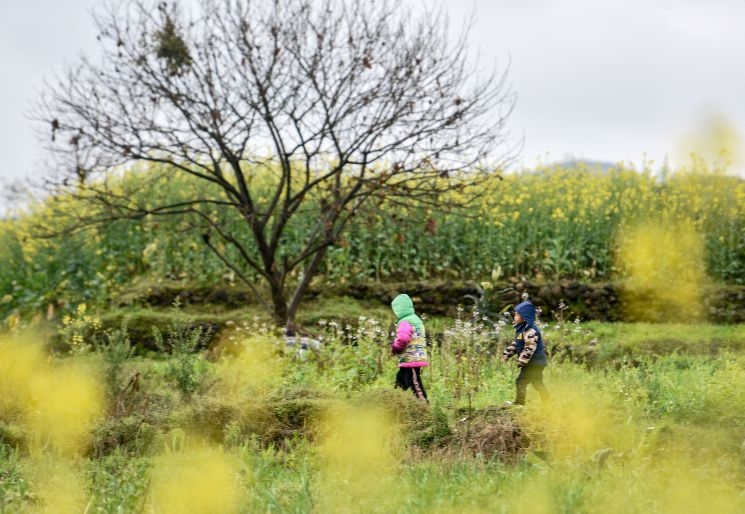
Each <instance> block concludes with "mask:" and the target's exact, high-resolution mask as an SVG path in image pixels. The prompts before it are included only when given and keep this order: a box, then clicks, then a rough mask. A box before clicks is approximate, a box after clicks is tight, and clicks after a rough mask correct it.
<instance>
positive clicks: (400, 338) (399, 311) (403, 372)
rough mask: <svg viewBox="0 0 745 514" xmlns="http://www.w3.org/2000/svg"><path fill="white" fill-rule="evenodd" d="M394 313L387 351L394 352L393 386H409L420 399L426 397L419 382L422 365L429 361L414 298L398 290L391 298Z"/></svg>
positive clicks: (404, 387)
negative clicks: (390, 341)
mask: <svg viewBox="0 0 745 514" xmlns="http://www.w3.org/2000/svg"><path fill="white" fill-rule="evenodd" d="M391 308H392V309H393V314H395V315H396V338H395V339H394V340H393V342H392V343H391V351H392V352H393V353H394V354H395V355H398V374H397V375H396V387H400V388H401V389H403V390H407V389H410V390H411V391H412V392H413V393H414V395H415V396H416V397H417V398H419V399H420V400H423V401H425V402H426V401H427V393H426V391H425V390H424V384H423V383H422V368H423V367H425V366H428V365H429V361H428V359H427V343H426V340H425V332H424V323H422V320H421V318H420V317H419V316H417V315H416V313H415V312H414V302H413V301H412V300H411V298H410V297H409V295H407V294H400V295H398V296H396V297H395V298H394V299H393V301H392V302H391Z"/></svg>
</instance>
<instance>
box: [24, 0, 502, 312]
mask: <svg viewBox="0 0 745 514" xmlns="http://www.w3.org/2000/svg"><path fill="white" fill-rule="evenodd" d="M193 9H194V10H193V12H188V11H187V9H186V8H184V7H183V6H181V7H179V5H178V4H176V5H170V4H166V3H158V4H153V3H151V2H148V1H146V0H131V1H125V2H118V3H114V4H110V5H109V6H108V7H107V8H106V9H105V10H104V11H103V12H101V13H99V14H97V15H95V20H96V23H97V25H98V28H99V30H100V36H99V40H100V44H101V48H102V58H101V60H100V62H92V61H91V60H90V59H86V58H81V60H80V62H79V63H78V65H77V66H76V67H74V68H73V69H70V70H69V71H68V73H67V74H66V75H65V76H63V77H60V78H58V79H57V80H56V81H55V82H54V83H53V84H50V85H49V87H48V88H47V90H46V92H45V94H44V95H42V97H41V99H40V101H39V105H38V108H37V110H36V113H35V117H36V119H38V120H40V121H41V122H43V123H44V127H50V128H51V143H50V144H49V147H50V155H52V156H53V157H54V162H55V167H56V169H57V170H59V174H58V175H57V176H53V177H50V178H49V179H48V180H47V181H46V185H47V187H48V188H49V189H50V190H51V191H52V192H53V193H55V194H59V193H62V192H64V193H65V194H67V195H70V194H72V195H75V196H77V197H80V198H85V199H86V200H90V201H91V202H95V203H96V204H97V205H98V206H99V209H98V210H97V211H95V212H96V213H97V214H96V215H94V216H91V217H87V218H76V219H75V225H74V226H75V227H78V228H79V227H83V226H86V225H88V224H90V223H102V222H106V221H109V220H113V219H121V218H129V217H131V218H139V217H142V216H145V215H150V216H187V215H188V216H191V217H192V218H194V219H196V220H199V223H201V224H202V233H203V236H202V239H203V240H204V242H205V243H206V244H207V245H208V246H209V248H210V249H211V250H212V251H214V252H215V253H216V254H217V255H218V257H220V259H222V261H223V262H224V263H225V265H226V266H229V267H230V268H232V269H233V271H235V272H236V273H237V275H238V276H239V277H242V278H243V279H244V280H245V281H246V283H247V284H248V285H249V286H251V287H253V288H254V291H255V292H256V294H257V295H259V297H261V294H260V290H259V289H258V288H255V285H254V284H253V283H252V280H251V279H250V278H249V277H248V276H247V275H246V273H245V272H246V270H253V273H254V274H257V275H258V276H260V277H262V279H263V280H264V281H265V284H264V285H266V286H268V287H267V288H264V289H263V290H264V291H266V290H267V289H268V291H269V292H270V295H271V298H270V299H265V300H264V303H265V305H266V306H267V307H268V308H269V309H270V310H271V311H272V312H273V314H274V316H275V317H276V318H277V320H278V321H279V322H283V323H284V322H291V321H292V320H293V318H294V316H295V314H296V311H297V308H298V305H299V303H300V301H301V298H302V296H303V294H304V292H305V291H306V290H307V288H308V286H309V283H310V280H311V278H312V277H313V276H314V275H315V274H316V273H317V271H318V269H319V265H320V264H321V262H322V259H323V258H324V255H325V254H326V251H327V249H328V248H329V246H331V245H333V244H334V243H335V242H336V241H337V239H338V238H339V235H340V233H341V232H342V231H343V230H344V228H345V226H346V225H347V222H348V221H349V219H350V217H351V216H353V215H354V213H355V211H356V210H357V209H358V208H359V207H360V206H361V205H362V204H363V203H365V202H371V201H382V200H385V201H386V202H396V201H404V202H406V203H407V204H410V205H411V204H416V203H426V202H430V203H433V204H434V203H437V202H441V201H442V194H443V193H445V192H447V191H449V190H451V189H453V188H460V189H463V187H464V186H465V185H467V186H478V184H479V182H480V181H481V180H483V179H484V178H485V177H486V176H487V173H489V172H490V171H494V170H495V169H498V167H499V166H500V165H501V164H504V163H505V162H506V160H507V159H509V158H511V157H512V156H513V154H514V151H513V150H512V149H510V148H509V147H508V145H507V143H506V138H505V133H504V126H505V122H506V119H507V117H508V115H509V113H510V111H511V110H512V107H513V105H514V95H513V94H512V93H511V92H510V91H509V89H508V88H507V87H506V85H505V77H506V74H505V73H504V72H502V73H500V72H498V71H497V70H496V69H495V70H492V71H486V72H485V73H482V70H481V69H480V68H479V67H478V63H473V62H471V61H470V60H469V58H468V55H467V52H468V45H467V35H468V28H467V27H465V28H464V29H463V30H461V31H460V32H459V34H458V35H457V37H455V38H453V35H452V33H451V31H450V29H449V26H448V23H447V17H446V16H445V15H444V14H443V12H442V11H441V10H439V11H435V12H431V13H425V14H421V15H415V14H413V13H412V12H411V11H409V10H406V9H405V8H403V7H401V6H400V2H398V1H396V0H392V1H379V0H378V1H376V0H272V1H270V0H223V1H219V0H204V1H203V2H201V4H200V5H199V7H196V6H195V7H194V8H193ZM48 137H49V133H48V132H47V138H48ZM47 140H48V139H47ZM143 161H144V162H150V163H157V164H158V165H157V166H151V167H150V169H149V172H148V173H142V174H141V175H140V176H139V177H140V178H139V179H138V181H137V182H136V183H134V184H131V183H130V182H131V181H129V182H126V183H125V184H123V183H122V180H121V171H122V169H128V168H130V169H131V168H132V166H133V165H134V164H135V163H137V162H143ZM487 165H488V166H487ZM487 168H488V169H487ZM178 175H187V176H190V177H193V178H195V179H198V180H201V181H204V184H205V187H204V189H203V190H202V191H201V192H200V193H199V194H198V195H195V196H194V197H193V198H188V199H182V200H180V201H178V202H164V203H161V204H156V205H148V204H152V202H147V203H146V202H137V201H134V200H133V199H132V198H133V196H132V195H131V194H130V193H131V191H130V190H128V189H127V188H128V187H135V188H144V187H152V188H155V187H156V184H158V183H162V181H163V180H170V179H171V178H173V177H176V176H178ZM259 178H261V184H260V185H259V184H257V181H258V180H259ZM117 180H118V182H116V184H117V186H116V187H114V186H113V185H112V184H114V183H115V182H114V181H117ZM126 184H129V186H127V185H126ZM267 184H268V185H267ZM468 189H469V190H471V191H477V190H478V187H470V188H468ZM464 198H465V196H464ZM226 206H227V207H229V208H231V209H234V210H235V212H236V213H238V215H239V217H240V219H241V222H242V224H243V225H242V228H239V229H236V228H235V227H231V226H228V225H226V224H225V223H224V222H223V220H221V219H218V218H216V217H215V216H214V215H213V210H214V209H215V208H217V207H220V208H225V207H226ZM303 209H315V211H316V216H314V218H313V219H314V220H316V219H317V222H316V223H315V226H313V227H312V228H311V229H310V230H308V233H307V238H306V240H305V243H304V247H303V248H300V249H296V250H295V251H293V252H288V250H287V249H286V248H283V235H285V233H286V231H287V229H288V226H289V225H290V224H291V223H292V221H293V220H294V219H295V218H296V217H297V215H298V214H299V213H300V212H301V211H302V210H303ZM236 230H239V231H241V232H244V234H242V235H245V232H248V233H250V235H251V237H250V239H245V238H243V239H242V238H240V237H237V233H236ZM246 240H249V241H250V244H246V243H245V241H246ZM242 241H243V242H242ZM218 242H219V244H218ZM226 248H231V249H232V250H231V252H232V253H231V254H230V255H233V257H230V256H229V254H228V253H227V252H226V251H225V249H226ZM235 255H240V256H241V257H240V259H236V258H235V257H234V256H235ZM293 273H294V275H293ZM292 276H295V277H297V278H296V279H294V280H290V277H292Z"/></svg>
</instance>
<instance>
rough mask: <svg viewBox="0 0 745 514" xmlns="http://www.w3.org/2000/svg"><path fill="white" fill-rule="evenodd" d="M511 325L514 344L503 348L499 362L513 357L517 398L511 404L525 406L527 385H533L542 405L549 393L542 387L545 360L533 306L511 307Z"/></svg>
mask: <svg viewBox="0 0 745 514" xmlns="http://www.w3.org/2000/svg"><path fill="white" fill-rule="evenodd" d="M513 325H514V326H515V341H514V342H513V343H512V344H510V345H509V346H508V347H507V348H505V349H504V352H503V353H502V362H507V361H508V360H509V358H510V357H512V356H513V355H517V366H518V367H519V368H520V374H519V375H518V376H517V379H516V380H515V385H516V386H517V395H516V398H515V402H514V403H515V404H517V405H525V392H526V389H527V387H528V384H533V387H534V388H535V389H536V390H537V391H538V393H539V394H540V395H541V400H543V401H544V402H546V401H548V399H549V394H548V390H547V389H546V386H545V385H544V384H543V370H544V369H545V368H546V365H547V364H548V361H547V359H546V347H545V346H544V345H543V338H542V337H541V331H540V330H538V327H537V326H536V324H535V306H534V305H533V304H532V303H530V302H529V301H525V302H522V303H521V304H519V305H518V306H517V307H515V317H514V320H513ZM508 404H509V402H508Z"/></svg>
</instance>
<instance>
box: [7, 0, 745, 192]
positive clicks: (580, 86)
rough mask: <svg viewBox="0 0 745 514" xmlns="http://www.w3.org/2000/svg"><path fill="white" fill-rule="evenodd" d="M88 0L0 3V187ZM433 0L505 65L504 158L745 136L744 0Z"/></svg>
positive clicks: (624, 153)
mask: <svg viewBox="0 0 745 514" xmlns="http://www.w3.org/2000/svg"><path fill="white" fill-rule="evenodd" d="M407 1H416V2H417V4H421V3H424V4H435V3H436V1H435V0H431V1H430V0H407ZM98 3H99V2H96V1H95V0H0V63H1V64H2V80H0V114H1V116H0V155H1V160H0V163H1V164H0V186H1V185H2V184H3V183H8V182H10V181H13V180H17V179H19V178H22V177H24V176H28V175H31V174H33V173H34V172H38V170H39V167H40V164H41V162H42V160H43V158H44V156H43V154H41V152H40V151H39V150H38V143H37V141H36V140H35V136H34V132H33V130H32V123H31V122H30V121H29V120H28V119H27V118H26V115H25V114H26V113H27V111H28V110H29V107H30V103H31V102H32V100H34V99H35V98H37V97H38V94H39V90H40V89H41V87H42V85H43V82H44V79H45V78H51V77H53V75H54V74H55V73H56V72H60V71H62V70H64V69H65V66H66V64H70V63H72V62H74V61H75V60H76V57H77V56H78V55H80V54H81V53H85V54H87V55H92V54H94V52H95V49H96V39H95V32H94V29H93V23H92V20H91V17H90V14H89V13H90V10H91V8H93V7H94V6H96V5H97V4H98ZM443 3H444V5H445V8H446V9H447V10H448V12H449V14H450V16H451V20H452V24H453V25H457V24H460V23H461V22H462V21H463V20H464V18H466V17H468V15H469V14H470V13H471V12H475V15H476V16H475V24H474V26H473V28H472V31H471V40H470V41H471V47H472V49H473V51H474V52H476V51H480V53H481V57H480V59H481V61H482V62H483V63H484V65H488V66H491V65H492V64H494V63H495V62H496V64H497V66H498V67H502V68H503V67H504V66H506V65H507V63H508V62H509V63H510V68H509V73H508V77H509V79H508V81H509V83H510V84H511V87H512V89H513V90H514V91H515V92H517V95H518V103H517V106H516V108H515V111H514V113H513V116H512V118H511V120H510V122H509V129H510V132H511V133H512V134H513V135H514V136H515V137H517V138H520V137H522V138H524V140H525V144H524V148H523V150H522V154H521V158H520V160H519V162H518V165H521V166H534V165H535V164H536V163H537V162H539V161H540V162H552V161H560V160H564V159H567V158H580V159H590V160H602V161H610V162H619V161H624V162H627V163H633V164H635V165H637V166H640V165H641V163H642V161H643V159H644V158H645V155H646V157H647V159H653V160H654V161H656V162H658V163H661V162H662V161H663V159H665V158H666V157H667V158H668V159H669V160H670V162H671V163H672V164H673V165H675V164H677V163H679V162H682V161H681V156H683V155H685V152H686V151H687V150H689V149H693V148H692V147H691V146H690V145H688V146H687V144H688V143H687V142H690V138H691V137H692V136H699V137H703V136H701V134H704V133H705V132H706V130H705V127H706V126H707V123H709V121H710V120H712V119H715V120H718V121H719V122H720V125H721V124H724V125H726V126H728V127H729V128H731V129H733V131H734V132H735V133H737V134H739V138H740V139H739V141H740V143H742V141H743V139H742V138H743V137H745V29H744V28H743V27H745V0H445V1H444V2H443ZM739 151H740V152H741V154H740V155H742V149H741V148H739ZM738 166H742V163H740V164H738ZM0 201H2V200H0Z"/></svg>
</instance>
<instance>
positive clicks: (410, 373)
mask: <svg viewBox="0 0 745 514" xmlns="http://www.w3.org/2000/svg"><path fill="white" fill-rule="evenodd" d="M396 387H400V388H401V389H403V390H404V391H406V390H409V389H410V390H411V391H412V392H413V393H414V396H416V397H417V398H419V399H420V400H424V401H425V402H426V401H427V392H426V391H425V390H424V384H423V383H422V368H398V373H397V374H396Z"/></svg>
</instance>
